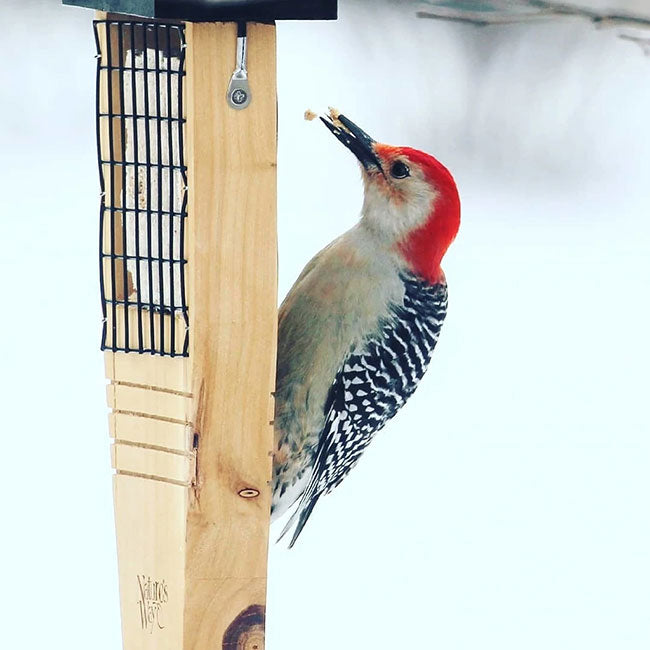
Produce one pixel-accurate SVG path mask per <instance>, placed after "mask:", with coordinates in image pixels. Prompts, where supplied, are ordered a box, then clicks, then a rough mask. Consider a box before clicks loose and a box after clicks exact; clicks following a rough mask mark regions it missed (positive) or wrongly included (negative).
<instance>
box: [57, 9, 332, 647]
mask: <svg viewBox="0 0 650 650" xmlns="http://www.w3.org/2000/svg"><path fill="white" fill-rule="evenodd" d="M64 4H70V5H77V6H83V7H91V8H94V9H96V10H98V14H97V16H96V20H95V21H94V30H95V39H96V43H97V146H98V152H99V169H100V182H101V205H100V237H99V239H100V242H99V246H100V285H101V299H102V307H103V310H104V320H103V333H102V349H103V350H104V354H105V358H106V374H107V378H108V381H109V383H108V388H107V392H108V405H109V407H110V409H111V412H110V415H109V421H110V433H111V436H112V439H113V440H112V443H113V444H112V447H111V450H112V462H113V467H114V472H115V473H114V478H113V485H114V502H115V518H116V529H117V547H118V562H119V582H120V600H121V614H122V634H123V642H124V648H125V649H126V650H153V649H156V650H208V649H210V650H215V649H216V648H223V649H224V650H235V648H246V649H250V650H262V648H263V647H264V612H265V597H266V565H267V549H268V523H269V513H270V499H271V494H270V478H271V463H272V459H271V449H272V442H273V422H272V420H273V398H272V393H273V389H274V378H275V348H276V322H277V289H276V274H277V245H276V239H277V234H276V138H277V128H276V70H275V65H276V62H275V57H276V54H275V26H274V21H275V20H276V19H333V18H335V17H336V0H320V1H318V2H313V1H310V2H305V1H304V0H284V1H277V0H276V1H264V0H252V1H251V0H249V1H246V0H240V1H229V2H228V1H219V0H212V1H210V0H64ZM114 12H119V13H114Z"/></svg>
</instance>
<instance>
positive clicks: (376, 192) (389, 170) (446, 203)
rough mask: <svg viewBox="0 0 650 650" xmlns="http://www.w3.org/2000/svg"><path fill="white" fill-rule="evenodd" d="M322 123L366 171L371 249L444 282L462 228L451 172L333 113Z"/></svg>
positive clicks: (365, 205)
mask: <svg viewBox="0 0 650 650" xmlns="http://www.w3.org/2000/svg"><path fill="white" fill-rule="evenodd" d="M321 120H322V122H323V123H324V124H325V126H326V127H327V128H328V129H329V130H330V131H331V132H332V133H333V134H334V136H335V137H336V138H337V139H338V140H339V141H340V142H342V143H343V144H344V145H345V146H346V147H347V148H348V149H349V150H350V151H351V152H352V153H353V154H354V155H355V156H356V157H357V160H358V161H359V162H360V163H361V166H362V167H363V181H364V186H365V196H364V202H363V210H362V218H361V224H360V225H361V226H362V227H363V229H365V231H367V232H369V233H371V234H372V242H370V241H369V242H368V245H369V246H374V245H376V244H379V245H383V246H385V247H387V248H390V249H391V250H392V251H394V252H395V253H397V254H398V255H399V257H400V258H401V260H402V261H403V262H404V263H405V264H406V265H407V267H409V268H410V270H411V271H413V272H414V273H416V274H418V275H420V276H421V277H423V278H425V279H427V280H428V281H430V282H432V283H435V282H438V281H440V280H441V278H443V277H444V274H443V273H442V269H441V268H440V262H441V260H442V257H443V255H444V254H445V252H446V251H447V248H448V247H449V245H450V244H451V242H452V241H453V239H454V237H455V236H456V233H457V232H458V226H459V224H460V199H459V197H458V190H457V189H456V183H455V182H454V179H453V177H452V175H451V174H450V173H449V170H447V168H446V167H444V166H443V165H441V164H440V163H439V162H438V161H437V160H436V159H435V158H434V157H433V156H430V155H429V154H427V153H424V152H423V151H419V150H417V149H412V148H410V147H392V146H390V145H387V144H380V143H378V142H376V141H375V140H373V139H372V138H371V137H370V136H369V135H368V134H367V133H366V132H365V131H363V130H362V129H360V128H359V127H358V126H357V125H356V124H355V123H354V122H352V121H351V120H349V119H348V118H347V117H345V115H341V114H340V113H338V112H336V111H334V110H332V109H330V114H329V116H323V117H321Z"/></svg>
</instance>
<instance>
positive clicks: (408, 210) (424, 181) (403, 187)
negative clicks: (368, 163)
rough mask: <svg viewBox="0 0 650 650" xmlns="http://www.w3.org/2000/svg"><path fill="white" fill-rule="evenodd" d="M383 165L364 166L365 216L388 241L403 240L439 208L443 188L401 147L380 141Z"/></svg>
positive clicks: (363, 216)
mask: <svg viewBox="0 0 650 650" xmlns="http://www.w3.org/2000/svg"><path fill="white" fill-rule="evenodd" d="M374 150H375V154H376V155H377V158H378V160H379V162H380V164H381V169H379V168H377V167H370V168H368V169H365V168H364V169H363V183H364V190H365V192H364V201H363V209H362V219H363V221H364V223H365V225H366V227H368V228H370V229H371V230H372V231H373V232H374V233H375V234H376V235H377V236H379V237H381V239H382V240H384V241H386V243H388V244H392V243H396V242H399V241H402V240H403V239H404V238H405V237H406V236H407V235H408V234H409V233H410V232H412V231H413V230H415V229H417V228H420V227H421V226H423V225H424V224H425V223H426V222H427V221H428V220H429V218H431V217H432V214H433V213H434V212H435V203H436V198H437V197H438V195H439V192H438V191H437V189H436V188H435V187H434V185H433V184H432V183H431V181H430V180H429V178H427V176H426V175H425V173H424V171H423V170H422V168H421V167H420V165H419V164H418V163H417V162H415V161H413V160H410V159H409V157H408V156H407V155H405V154H404V153H403V152H402V151H401V149H400V148H399V147H390V146H388V145H382V144H376V145H375V147H374Z"/></svg>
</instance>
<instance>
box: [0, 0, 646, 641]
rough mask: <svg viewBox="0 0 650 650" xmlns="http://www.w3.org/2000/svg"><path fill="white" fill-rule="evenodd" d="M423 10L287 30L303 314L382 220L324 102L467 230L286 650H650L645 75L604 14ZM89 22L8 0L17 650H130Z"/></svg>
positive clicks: (295, 571)
mask: <svg viewBox="0 0 650 650" xmlns="http://www.w3.org/2000/svg"><path fill="white" fill-rule="evenodd" d="M582 4H593V5H596V4H601V5H602V4H604V3H597V2H593V3H588V2H583V3H582ZM610 4H613V5H616V2H614V0H612V3H610ZM621 4H622V5H625V6H627V7H628V8H630V7H632V5H635V4H636V8H638V7H640V6H641V5H643V4H644V3H642V2H636V3H635V2H633V1H632V0H628V2H626V3H621ZM415 8H416V7H415V3H414V4H410V3H406V2H401V3H397V2H395V3H393V4H379V3H377V2H373V3H370V2H366V3H364V2H360V1H359V2H353V1H350V0H342V3H341V10H340V15H341V17H340V20H339V21H338V22H336V23H284V24H281V25H280V26H279V28H278V57H279V71H280V72H279V74H280V77H279V102H280V104H279V110H280V113H279V115H280V125H279V146H280V151H279V191H280V199H279V201H280V203H279V226H280V297H282V296H283V295H284V293H285V292H286V291H287V290H288V288H289V287H290V285H291V283H292V281H293V279H294V278H295V276H296V275H297V274H298V272H299V271H300V269H301V268H302V266H303V264H304V263H305V262H306V261H307V260H308V259H309V258H310V257H311V256H312V255H313V254H314V253H315V252H316V251H317V250H318V249H320V248H321V247H322V246H323V245H325V244H326V243H327V242H328V241H330V240H331V239H332V238H333V237H334V236H336V235H337V234H338V233H340V232H341V231H343V230H345V229H347V228H348V227H350V226H351V225H352V224H353V223H354V221H355V219H356V217H357V214H358V209H359V206H360V201H361V186H360V181H359V172H358V170H357V166H356V163H355V160H354V158H353V157H352V156H351V155H350V154H349V152H347V151H346V150H345V149H344V148H343V147H341V146H340V144H338V143H337V142H336V141H335V140H334V139H333V138H332V137H331V136H330V135H329V134H328V133H327V132H326V130H325V129H324V128H321V127H320V126H318V125H317V123H306V122H304V121H303V120H302V113H303V111H304V110H305V108H307V107H310V108H313V109H316V110H322V109H323V108H325V107H326V106H327V105H333V106H336V107H338V108H340V109H341V110H344V112H345V113H346V114H347V115H348V116H349V117H351V118H352V119H353V120H355V121H357V122H358V123H359V124H360V125H361V126H362V127H363V128H364V129H366V130H367V131H368V132H369V133H370V134H372V135H373V136H374V137H376V138H377V139H379V140H382V141H385V142H389V143H391V144H408V145H412V146H416V147H418V148H421V149H425V150H427V151H430V152H431V153H433V154H435V155H436V156H437V157H439V158H440V160H441V161H443V162H444V163H446V164H447V165H448V166H449V168H450V169H451V170H452V171H453V172H454V174H455V176H456V179H457V182H458V185H459V188H460V191H461V198H462V203H463V224H462V227H461V232H460V235H459V237H458V239H457V241H456V243H455V244H454V246H453V248H452V249H451V251H450V252H449V254H448V256H447V259H446V263H445V271H446V274H447V278H448V280H449V285H450V312H449V316H448V319H447V323H446V325H445V327H444V329H443V333H442V336H441V340H440V343H439V345H438V348H437V350H436V354H435V355H434V362H433V364H432V367H431V369H430V371H429V373H428V375H427V377H426V378H425V380H424V381H423V382H422V384H421V387H420V389H419V390H418V392H417V393H416V394H415V396H414V397H413V398H412V400H411V401H410V402H409V404H408V405H407V406H406V407H405V408H404V410H403V411H402V412H401V413H400V415H399V416H398V417H397V418H396V419H395V420H394V421H393V422H392V423H391V424H390V426H388V427H387V429H386V430H385V431H384V432H383V433H382V434H381V435H380V436H379V437H378V438H377V440H376V442H375V443H374V444H373V445H372V446H371V447H370V449H369V450H368V451H367V453H366V455H365V457H364V459H363V461H362V462H361V463H360V464H359V466H358V467H357V469H355V471H354V472H353V473H352V474H351V475H350V477H349V478H348V479H347V480H346V481H345V483H344V484H343V485H342V486H341V487H340V488H339V489H338V490H337V491H336V492H335V493H334V494H332V495H331V496H329V497H328V498H326V499H324V500H322V501H321V502H320V503H319V504H318V507H317V509H316V510H315V512H314V515H313V517H312V518H311V520H310V522H309V525H308V526H307V527H306V529H305V531H304V533H303V535H302V537H301V539H300V541H299V543H298V545H297V546H296V547H295V548H294V549H293V550H292V551H291V552H289V551H286V550H285V548H284V546H283V545H277V546H273V547H272V550H271V563H270V574H269V578H270V582H269V600H268V631H267V646H268V648H269V649H270V650H298V649H302V648H305V647H308V648H310V650H331V649H333V648H341V649H342V650H347V648H350V649H351V648H379V649H384V648H385V649H388V648H410V647H418V648H424V649H429V648H430V649H432V650H434V649H435V650H438V649H439V650H477V649H479V648H481V649H486V650H489V649H495V650H496V649H498V650H522V648H525V649H526V650H538V649H539V650H541V649H544V650H548V649H549V648H557V649H560V650H574V649H575V650H582V649H585V650H586V649H587V648H588V649H589V650H611V649H612V648H616V649H617V650H647V648H648V647H650V508H649V507H648V496H649V495H650V472H649V471H648V465H649V462H650V439H649V435H648V434H649V433H650V409H649V406H648V403H649V400H648V373H649V368H650V337H649V336H648V329H649V328H648V324H649V320H650V307H649V305H648V286H649V280H650V257H649V252H650V182H649V180H650V156H649V155H648V152H649V145H650V119H649V117H648V116H649V115H650V58H648V57H644V56H643V52H642V50H641V48H640V47H638V46H637V45H636V44H634V43H632V42H630V41H624V40H621V39H619V38H618V37H617V35H616V33H615V32H614V31H612V30H596V29H594V28H593V26H591V25H590V24H589V23H588V22H586V21H584V20H579V19H568V20H562V21H559V20H558V21H551V22H547V23H537V24H527V25H507V26H498V27H488V28H483V29H479V28H477V27H474V26H472V25H464V24H456V23H449V22H440V21H436V20H428V19H427V20H423V19H417V18H416V17H415ZM91 19H92V14H91V13H90V12H87V11H84V10H80V9H72V8H63V7H60V6H58V2H57V1H56V0H50V1H44V0H41V1H40V2H39V1H36V0H29V1H28V0H1V3H0V24H2V25H3V35H2V39H1V40H0V53H1V54H2V62H3V63H2V66H0V242H2V245H3V249H2V254H1V255H0V277H1V278H2V280H1V287H0V293H1V295H2V298H3V316H4V317H3V318H2V319H0V340H2V342H3V344H2V347H1V348H0V368H1V373H0V395H2V411H3V427H2V428H3V433H4V438H5V446H4V450H3V454H2V461H1V462H2V471H1V476H2V478H1V479H0V480H1V481H2V490H1V491H0V499H1V503H0V507H1V508H2V513H3V522H4V526H3V529H4V532H3V533H2V537H1V538H0V562H1V563H2V567H1V573H0V575H1V578H2V586H1V588H0V609H1V611H2V612H3V613H4V615H3V617H2V618H3V624H2V626H0V646H1V647H7V648H14V649H16V650H22V649H23V648H24V649H28V650H31V649H36V648H43V647H53V648H58V647H62V648H63V647H65V648H68V649H70V650H77V649H79V650H82V649H83V650H85V649H86V648H88V647H89V646H90V645H92V647H93V648H94V649H95V650H115V649H116V648H118V647H120V626H119V605H118V592H117V569H116V557H115V546H114V541H113V511H112V494H111V483H110V460H109V438H108V433H107V425H106V412H107V410H106V406H105V398H104V385H105V381H104V370H103V360H102V355H101V354H100V353H99V350H98V345H99V333H100V310H99V302H98V279H97V252H96V249H95V247H96V241H97V222H98V220H97V214H98V192H99V190H98V180H97V167H96V161H95V135H94V107H93V102H94V74H95V61H94V58H93V56H94V42H93V38H92V32H91V24H90V23H91ZM251 83H252V84H254V79H252V80H251ZM253 88H254V85H253ZM278 532H279V530H275V531H273V534H274V535H277V533H278Z"/></svg>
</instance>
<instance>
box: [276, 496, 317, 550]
mask: <svg viewBox="0 0 650 650" xmlns="http://www.w3.org/2000/svg"><path fill="white" fill-rule="evenodd" d="M319 497H320V495H319V494H314V495H311V496H308V497H307V498H306V499H305V498H303V499H301V500H300V503H299V504H298V507H297V508H296V509H295V511H294V513H293V514H292V515H291V517H289V521H287V523H286V524H285V526H284V528H283V529H282V532H281V533H280V537H278V539H277V540H276V544H277V542H279V541H280V540H281V539H282V538H283V537H284V536H285V535H286V534H287V533H288V532H289V531H290V530H291V528H292V527H293V526H294V524H295V526H296V527H295V529H294V531H293V535H292V536H291V541H290V542H289V548H292V547H293V545H294V544H295V543H296V540H297V539H298V537H299V535H300V533H301V532H302V529H303V528H304V527H305V524H306V523H307V520H308V519H309V515H311V511H312V510H313V509H314V506H315V505H316V503H317V501H318V498H319Z"/></svg>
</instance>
